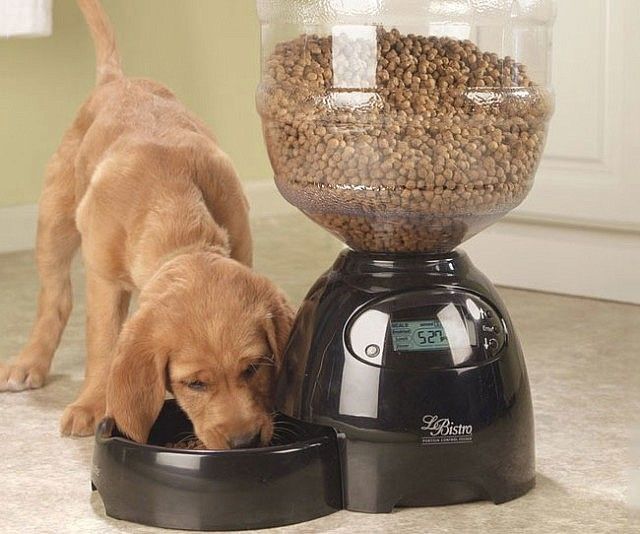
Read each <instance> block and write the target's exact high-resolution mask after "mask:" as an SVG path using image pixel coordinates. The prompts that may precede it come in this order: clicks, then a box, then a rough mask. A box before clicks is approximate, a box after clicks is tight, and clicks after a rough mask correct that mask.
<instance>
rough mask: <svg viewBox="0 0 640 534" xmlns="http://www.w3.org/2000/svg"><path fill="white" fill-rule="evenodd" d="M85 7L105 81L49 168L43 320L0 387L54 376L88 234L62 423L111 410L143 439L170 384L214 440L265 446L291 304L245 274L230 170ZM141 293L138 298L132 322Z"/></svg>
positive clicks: (43, 204)
mask: <svg viewBox="0 0 640 534" xmlns="http://www.w3.org/2000/svg"><path fill="white" fill-rule="evenodd" d="M78 4H79V6H80V8H81V9H82V11H83V13H84V15H85V18H86V20H87V23H88V25H89V27H90V29H91V32H92V35H93V38H94V41H95V44H96V52H97V61H98V81H97V86H96V88H95V90H94V91H93V93H92V94H91V95H90V97H89V98H88V100H87V101H86V102H85V104H84V105H83V106H82V108H81V110H80V112H79V114H78V117H77V118H76V120H75V122H74V123H73V125H72V127H71V128H70V130H69V131H68V132H67V133H66V134H65V136H64V139H63V141H62V144H61V146H60V148H59V149H58V151H57V153H56V154H55V155H54V156H53V158H52V160H51V162H50V164H49V166H48V169H47V174H46V181H45V186H44V190H43V193H42V198H41V201H40V214H39V222H38V239H37V251H36V252H37V262H38V270H39V274H40V280H41V286H42V287H41V291H40V296H39V302H38V314H37V319H36V322H35V325H34V327H33V330H32V332H31V335H30V338H29V341H28V342H27V344H26V346H25V347H24V349H23V350H22V352H21V353H20V355H19V356H18V357H17V359H16V360H15V362H14V363H12V364H11V365H8V366H0V391H2V390H4V391H7V390H8V391H20V390H24V389H29V388H38V387H41V386H42V385H43V384H44V382H45V379H46V376H47V373H48V371H49V368H50V365H51V360H52V358H53V354H54V352H55V350H56V348H57V346H58V343H59V341H60V336H61V335H62V331H63V329H64V327H65V325H66V322H67V319H68V317H69V314H70V312H71V303H72V296H71V282H70V278H69V271H70V265H71V260H72V257H73V255H74V253H75V251H76V249H77V248H78V247H79V246H80V244H81V243H82V252H83V258H84V264H85V270H86V284H87V292H86V293H87V369H86V377H85V382H84V385H83V388H82V391H81V392H80V395H79V396H78V398H77V399H76V401H75V402H73V403H72V404H71V405H70V406H68V407H67V409H66V410H65V412H64V415H63V417H62V422H61V431H62V433H63V434H65V435H69V434H71V435H80V436H82V435H89V434H92V433H93V431H94V428H95V425H96V423H97V422H98V421H99V420H100V419H101V418H102V417H103V416H104V415H105V413H107V414H110V415H113V417H114V418H115V420H116V423H117V424H118V426H119V427H120V429H121V430H122V431H123V432H125V433H126V434H127V435H129V436H130V437H131V438H133V439H135V440H137V441H141V442H143V441H146V439H147V437H148V434H149V430H150V428H151V425H152V424H153V422H154V420H155V418H156V417H157V415H158V412H159V410H160V408H161V406H162V403H163V399H164V394H165V387H166V388H168V389H169V390H171V391H172V392H173V393H174V395H175V397H176V399H177V401H178V403H179V404H180V405H181V406H182V407H183V409H184V410H185V411H186V413H187V414H188V415H189V417H190V418H191V420H192V421H193V423H194V427H195V431H196V434H197V435H198V437H199V438H200V439H201V440H202V441H203V442H204V443H205V444H206V445H207V446H208V447H211V448H227V447H235V446H241V445H244V444H247V443H249V442H251V441H253V440H254V439H258V438H259V439H260V440H261V441H262V443H266V442H268V440H269V439H270V437H271V433H272V421H271V412H272V410H273V397H274V391H273V384H274V382H275V379H276V375H277V373H278V371H279V369H280V367H281V364H282V362H281V358H282V353H283V348H284V344H285V342H286V340H287V337H288V334H289V330H290V328H291V323H292V310H291V308H290V306H289V305H288V303H287V301H286V299H285V297H284V296H283V295H282V293H281V292H280V291H279V290H278V289H277V288H276V287H275V286H274V285H273V284H271V283H270V282H269V281H268V280H266V279H265V278H263V277H261V276H259V275H257V274H255V273H254V272H252V271H251V269H250V266H251V262H252V243H251V234H250V229H249V218H248V206H247V202H246V199H245V197H244V194H243V192H242V188H241V186H240V183H239V181H238V178H237V176H236V173H235V171H234V169H233V166H232V164H231V162H230V161H229V158H228V157H227V156H226V155H225V154H224V153H223V152H222V151H221V150H220V148H218V146H217V145H216V142H215V140H214V138H213V137H212V135H211V134H210V133H209V131H208V130H207V128H206V127H205V126H204V125H203V124H202V123H201V122H200V121H199V120H198V119H197V118H195V117H194V116H192V115H191V114H190V113H189V112H188V111H187V110H186V109H185V108H184V107H183V106H182V105H181V104H180V103H179V102H178V101H177V100H176V98H175V97H174V96H173V94H172V93H171V92H170V91H169V90H168V89H166V88H165V87H163V86H162V85H160V84H158V83H155V82H153V81H149V80H138V79H129V78H125V77H124V75H123V74H122V71H121V69H120V63H119V59H118V54H117V52H116V47H115V41H114V36H113V32H112V29H111V26H110V24H109V21H108V19H107V18H106V15H105V13H104V11H103V10H102V8H101V6H100V4H99V2H98V1H97V0H78ZM134 290H140V306H139V309H138V310H137V311H136V313H135V314H134V315H133V317H132V318H131V319H129V320H128V321H127V322H126V323H125V320H126V318H127V312H128V305H129V298H130V295H131V292H132V291H134ZM123 323H124V326H123ZM112 360H113V361H112Z"/></svg>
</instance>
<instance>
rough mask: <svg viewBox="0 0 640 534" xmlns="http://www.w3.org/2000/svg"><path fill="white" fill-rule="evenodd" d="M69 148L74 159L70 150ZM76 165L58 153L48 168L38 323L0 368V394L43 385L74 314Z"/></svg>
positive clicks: (40, 249)
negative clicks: (73, 263) (12, 359)
mask: <svg viewBox="0 0 640 534" xmlns="http://www.w3.org/2000/svg"><path fill="white" fill-rule="evenodd" d="M68 148H69V150H68V152H69V153H71V152H72V150H71V147H68ZM67 155H71V154H67ZM72 162H73V157H69V158H67V157H63V154H61V153H59V154H58V155H56V156H54V158H53V160H52V161H51V163H50V165H49V168H48V173H47V179H46V182H45V187H44V190H43V192H42V196H41V200H40V207H39V210H40V211H39V217H38V237H37V244H36V259H37V264H38V273H39V277H40V285H41V287H40V294H39V297H38V311H37V317H36V321H35V324H34V325H33V328H32V330H31V333H30V335H29V339H28V341H27V343H26V345H25V346H24V348H23V349H22V351H21V352H20V354H19V355H18V357H17V358H16V359H15V360H14V361H13V362H12V363H11V364H9V365H3V364H0V391H22V390H25V389H34V388H39V387H41V386H42V385H44V382H45V379H46V377H47V374H48V373H49V368H50V366H51V360H52V359H53V355H54V352H55V351H56V349H57V348H58V344H59V342H60V337H61V336H62V332H63V330H64V328H65V326H66V324H67V320H68V319H69V314H70V313H71V307H72V292H71V279H70V270H71V261H72V259H73V256H74V253H75V251H76V250H77V249H78V246H79V245H80V234H79V233H78V230H77V229H76V225H75V220H74V212H75V201H74V182H73V167H72V165H73V163H72Z"/></svg>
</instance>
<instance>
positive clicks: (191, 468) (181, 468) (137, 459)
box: [91, 400, 342, 530]
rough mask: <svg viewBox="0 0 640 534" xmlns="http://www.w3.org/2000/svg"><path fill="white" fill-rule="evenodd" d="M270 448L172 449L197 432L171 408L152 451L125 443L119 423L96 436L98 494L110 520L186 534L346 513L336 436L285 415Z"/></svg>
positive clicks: (104, 425) (154, 434)
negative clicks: (185, 531)
mask: <svg viewBox="0 0 640 534" xmlns="http://www.w3.org/2000/svg"><path fill="white" fill-rule="evenodd" d="M276 421H277V426H279V427H281V428H283V431H282V435H285V434H286V436H287V437H280V438H277V439H275V440H274V442H273V443H272V444H271V445H270V446H268V447H262V448H255V449H235V450H228V451H203V450H187V449H170V448H166V447H164V446H163V445H165V444H166V443H175V442H177V441H179V440H180V439H183V438H184V437H185V436H188V435H189V434H191V433H192V432H193V427H192V425H191V423H190V421H189V420H188V419H187V417H186V415H185V414H184V412H182V410H181V409H180V408H179V407H178V405H177V404H176V403H175V401H173V400H168V401H166V402H165V405H164V407H163V409H162V411H161V413H160V416H159V417H158V420H157V421H156V423H155V425H154V427H153V429H152V431H151V435H150V438H149V444H148V445H141V444H139V443H135V442H133V441H131V440H129V439H126V438H125V437H123V436H122V434H121V433H120V432H119V431H118V429H117V428H116V426H115V424H114V421H113V419H105V420H103V421H102V422H101V423H100V425H99V427H98V430H97V432H96V446H95V451H94V456H93V471H92V477H91V479H92V488H93V489H94V490H97V491H98V492H99V494H100V496H101V497H102V500H103V502H104V506H105V509H106V512H107V515H109V516H111V517H114V518H116V519H124V520H127V521H133V522H135V523H142V524H145V525H152V526H157V527H165V528H175V529H184V530H244V529H257V528H267V527H275V526H281V525H289V524H293V523H300V522H302V521H308V520H310V519H315V518H317V517H321V516H324V515H327V514H331V513H333V512H335V511H337V510H340V509H341V508H342V483H341V475H340V460H339V452H338V443H337V436H336V432H335V431H334V430H333V429H332V428H328V427H323V426H317V425H311V424H308V423H303V422H301V421H297V420H295V419H291V418H289V417H286V416H284V415H278V416H277V417H276Z"/></svg>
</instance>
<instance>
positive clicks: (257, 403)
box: [107, 253, 293, 449]
mask: <svg viewBox="0 0 640 534" xmlns="http://www.w3.org/2000/svg"><path fill="white" fill-rule="evenodd" d="M292 322H293V311H292V309H291V307H290V306H289V304H288V302H287V300H286V298H285V297H284V295H283V294H282V293H281V292H280V291H279V290H278V289H277V288H276V287H275V286H274V285H273V284H272V283H271V282H270V281H268V280H267V279H266V278H264V277H262V276H260V275H257V274H256V273H254V272H253V271H251V270H250V269H248V268H247V267H244V266H243V265H241V264H239V263H238V262H236V261H234V260H230V259H226V258H222V257H220V256H216V255H213V254H206V253H200V254H190V255H184V256H181V257H179V258H176V259H175V260H173V261H172V262H170V263H169V264H168V265H166V266H165V267H164V268H163V269H162V270H161V271H160V272H159V273H158V274H157V275H156V276H155V277H154V279H153V280H152V281H151V282H150V283H149V284H148V285H147V287H145V289H144V290H143V292H142V294H141V298H140V307H139V309H138V311H137V312H136V313H135V315H134V316H133V317H132V318H131V319H130V320H129V321H128V322H127V324H125V326H124V328H123V331H122V333H121V335H120V339H119V341H118V347H117V351H116V356H115V359H114V362H113V365H112V368H111V373H110V376H109V383H108V388H107V413H108V414H110V415H111V416H112V417H114V419H115V421H116V424H117V425H118V428H119V429H120V430H121V431H122V432H124V433H125V434H126V435H128V436H129V437H131V438H132V439H134V440H136V441H139V442H146V440H147V438H148V435H149V431H150V429H151V427H152V425H153V423H154V421H155V419H156V418H157V416H158V413H159V412H160V409H161V407H162V404H163V401H164V396H165V390H166V389H169V390H170V391H172V392H173V394H174V396H175V397H176V400H177V402H178V404H179V405H180V406H181V407H182V409H183V410H184V411H185V412H186V413H187V415H188V416H189V418H190V419H191V421H192V422H193V425H194V430H195V433H196V435H197V436H198V437H199V438H200V440H202V441H203V442H204V444H205V445H206V446H207V447H208V448H212V449H227V448H232V447H242V446H246V445H248V444H250V443H261V444H267V443H268V442H269V440H270V439H271V436H272V433H273V422H272V413H273V409H274V406H273V403H274V395H275V384H276V379H277V377H278V374H279V372H280V370H281V369H282V366H283V362H282V359H283V351H284V346H285V343H286V342H287V339H288V337H289V332H290V330H291V325H292Z"/></svg>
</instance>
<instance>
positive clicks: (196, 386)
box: [186, 380, 207, 391]
mask: <svg viewBox="0 0 640 534" xmlns="http://www.w3.org/2000/svg"><path fill="white" fill-rule="evenodd" d="M186 385H187V387H188V388H189V389H192V390H194V391H204V390H205V389H207V384H205V383H204V382H203V381H202V380H191V381H189V382H186Z"/></svg>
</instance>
